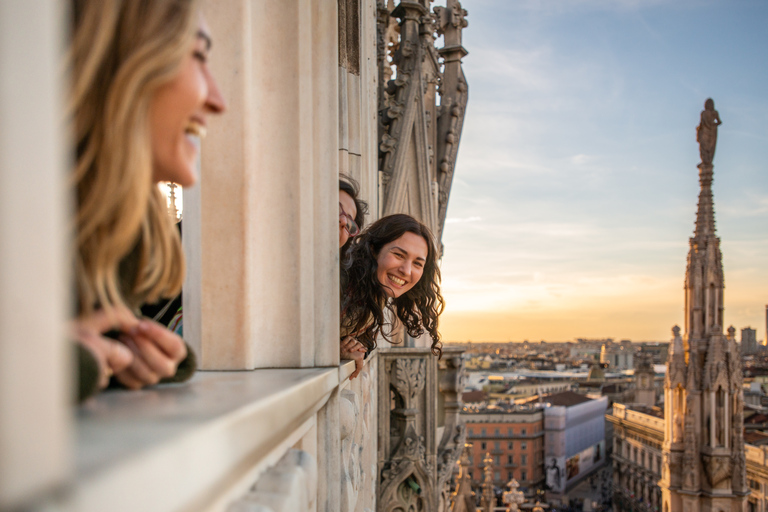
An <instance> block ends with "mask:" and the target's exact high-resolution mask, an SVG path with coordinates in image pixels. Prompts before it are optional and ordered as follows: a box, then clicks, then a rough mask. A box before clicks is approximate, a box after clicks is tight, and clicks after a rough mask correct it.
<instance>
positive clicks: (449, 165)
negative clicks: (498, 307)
mask: <svg viewBox="0 0 768 512" xmlns="http://www.w3.org/2000/svg"><path fill="white" fill-rule="evenodd" d="M430 3H431V2H429V1H421V2H415V1H405V0H403V1H401V2H399V4H398V5H397V6H395V4H394V2H393V1H392V0H389V1H387V2H385V1H384V0H379V1H378V11H377V12H378V18H377V27H378V32H377V36H378V40H377V41H378V52H377V53H378V59H379V113H380V116H379V118H380V122H379V141H380V144H379V147H380V153H379V169H380V171H381V172H382V174H383V179H382V182H383V183H384V187H383V188H384V190H383V204H382V214H383V215H388V214H390V213H397V212H404V213H409V214H411V215H413V216H415V217H417V218H418V219H419V220H421V221H422V222H424V223H425V224H427V226H429V227H430V228H431V229H432V231H433V232H434V233H435V234H436V235H437V240H438V242H439V240H440V238H441V236H442V228H443V224H444V222H445V215H446V211H447V205H448V197H449V195H450V188H451V183H452V179H453V170H454V167H455V162H456V156H457V152H458V145H459V139H460V138H461V130H462V126H463V121H464V112H465V109H466V104H467V99H468V94H467V92H468V88H467V82H466V79H465V77H464V73H463V71H462V68H461V59H462V58H463V57H464V56H465V55H466V54H467V52H466V50H465V49H464V48H463V46H462V45H461V31H462V30H463V29H464V28H465V27H466V26H467V21H466V19H465V18H466V15H467V11H466V10H464V9H463V8H462V7H461V4H460V3H459V1H458V0H447V2H446V6H445V7H439V6H436V7H434V9H433V11H432V12H430V11H429V9H428V7H427V6H429V5H430ZM398 20H399V21H398ZM437 35H440V36H443V40H444V42H445V44H444V46H443V47H442V48H439V49H438V48H436V47H435V39H436V36H437ZM392 77H394V79H392ZM438 103H439V106H438ZM435 121H436V122H435ZM414 176H415V178H414ZM433 184H436V187H437V194H434V193H433V190H432V187H433ZM414 187H415V188H416V189H415V190H412V189H413V188H414Z"/></svg>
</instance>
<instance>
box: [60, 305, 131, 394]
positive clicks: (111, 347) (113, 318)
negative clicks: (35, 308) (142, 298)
mask: <svg viewBox="0 0 768 512" xmlns="http://www.w3.org/2000/svg"><path fill="white" fill-rule="evenodd" d="M138 323H139V321H138V319H137V318H136V317H135V316H134V315H133V313H131V312H130V311H129V310H128V309H126V308H112V309H110V310H109V311H106V310H103V309H100V310H97V311H94V312H93V313H91V314H90V315H88V316H84V317H80V318H77V319H75V320H73V321H72V323H71V324H70V329H71V333H72V337H73V339H74V340H76V341H77V343H79V344H80V345H82V346H83V347H85V348H86V349H88V351H89V352H91V354H93V356H94V357H95V358H96V362H97V363H98V365H99V383H98V385H99V389H104V388H105V387H107V385H108V384H109V378H110V377H112V375H113V374H115V373H118V372H121V371H123V370H125V369H126V368H127V367H128V366H129V365H130V364H131V362H132V361H133V353H132V352H131V351H130V349H129V348H128V347H126V346H125V345H123V344H122V343H120V342H118V341H115V340H113V339H111V338H106V337H104V336H103V334H104V333H105V332H107V331H111V330H130V329H132V328H134V327H135V326H136V325H138Z"/></svg>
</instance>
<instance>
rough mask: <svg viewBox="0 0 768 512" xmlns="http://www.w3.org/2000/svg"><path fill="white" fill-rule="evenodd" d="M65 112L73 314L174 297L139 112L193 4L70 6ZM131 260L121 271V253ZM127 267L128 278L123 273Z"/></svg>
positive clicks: (177, 0) (174, 254)
mask: <svg viewBox="0 0 768 512" xmlns="http://www.w3.org/2000/svg"><path fill="white" fill-rule="evenodd" d="M73 7H74V12H73V14H74V19H75V27H74V32H73V38H72V45H71V48H70V52H69V55H68V65H69V68H70V69H69V72H70V74H71V77H72V89H71V94H70V98H69V104H68V109H69V110H68V114H69V116H70V119H71V120H72V122H73V124H74V126H73V131H74V134H75V137H76V143H77V162H76V165H75V169H74V175H73V179H74V185H75V187H76V191H77V215H76V220H75V227H76V237H75V240H76V246H77V253H76V264H75V266H76V281H77V290H78V302H79V312H80V313H81V314H87V313H89V312H91V311H93V309H94V308H96V307H109V306H114V305H128V306H131V307H137V306H138V305H139V304H140V303H141V302H143V301H150V302H154V301H156V300H158V299H159V298H160V297H162V296H173V295H176V294H178V293H179V291H180V290H181V285H182V282H183V279H184V272H185V265H184V254H183V252H182V249H181V240H180V237H179V234H178V231H177V230H176V228H175V226H174V225H173V221H172V219H171V217H170V215H169V213H168V208H167V204H166V201H165V198H164V197H163V196H162V194H161V193H160V191H159V190H158V187H157V186H156V185H155V184H154V183H153V179H152V174H153V173H152V141H151V138H150V130H149V107H150V104H151V100H152V97H153V92H154V91H156V90H157V88H158V87H159V86H160V85H163V84H164V83H167V82H168V81H169V80H170V79H172V78H173V77H174V76H175V74H176V73H177V72H178V70H179V69H180V65H181V63H182V60H183V58H184V56H185V55H186V54H187V53H188V52H189V51H190V48H191V45H192V44H193V40H194V37H195V33H196V31H197V27H198V22H199V19H198V18H197V15H198V12H199V9H198V0H106V1H105V0H73ZM129 255H130V256H131V258H128V259H132V258H135V261H131V262H130V264H128V265H125V263H123V267H124V268H123V272H121V262H124V260H126V258H127V257H128V256H129ZM126 269H127V270H129V271H130V272H132V275H128V276H126V275H125V271H126Z"/></svg>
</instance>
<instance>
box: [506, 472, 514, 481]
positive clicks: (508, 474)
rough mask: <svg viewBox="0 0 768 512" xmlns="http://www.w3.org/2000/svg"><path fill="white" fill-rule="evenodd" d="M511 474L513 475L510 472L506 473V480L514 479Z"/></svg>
mask: <svg viewBox="0 0 768 512" xmlns="http://www.w3.org/2000/svg"><path fill="white" fill-rule="evenodd" d="M512 474H513V473H512V472H511V471H507V480H512V479H513V478H514V476H512Z"/></svg>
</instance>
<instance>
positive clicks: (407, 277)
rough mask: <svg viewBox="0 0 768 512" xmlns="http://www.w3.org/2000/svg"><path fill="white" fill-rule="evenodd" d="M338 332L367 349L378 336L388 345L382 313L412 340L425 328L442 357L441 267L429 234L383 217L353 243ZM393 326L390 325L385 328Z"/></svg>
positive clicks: (405, 218)
mask: <svg viewBox="0 0 768 512" xmlns="http://www.w3.org/2000/svg"><path fill="white" fill-rule="evenodd" d="M341 293H342V299H341V312H342V313H341V314H342V319H341V334H342V338H345V337H347V336H353V337H354V338H357V339H358V340H359V341H360V342H361V343H362V344H363V345H364V346H365V347H366V348H367V349H368V350H372V349H373V348H374V347H375V346H376V337H377V335H378V334H379V333H382V335H383V336H384V338H385V339H387V340H388V341H390V339H391V334H392V332H391V329H390V330H389V331H388V332H385V331H384V327H385V325H387V324H388V322H387V321H386V320H385V318H384V311H385V310H389V311H390V312H391V313H392V317H393V318H394V317H397V318H398V319H399V320H400V322H402V324H403V326H404V327H405V330H406V331H407V332H408V334H409V335H410V336H413V337H418V336H421V335H422V334H423V333H424V331H425V330H426V331H427V332H428V333H429V335H430V336H431V338H432V352H433V353H434V354H435V355H438V356H439V355H441V354H442V350H441V347H442V343H441V342H440V333H439V332H438V330H437V319H438V317H439V316H440V314H441V313H442V311H443V307H444V302H443V297H442V296H441V295H440V269H439V268H438V267H437V250H436V249H435V245H434V241H433V237H432V233H431V232H430V231H429V229H428V228H427V227H426V226H424V225H423V224H422V223H420V222H419V221H417V220H416V219H414V218H413V217H411V216H409V215H404V214H397V215H389V216H387V217H383V218H381V219H379V220H378V221H376V222H374V223H373V224H371V226H370V227H368V228H367V229H366V230H365V231H363V233H362V234H360V235H359V236H358V237H357V238H356V239H355V242H354V244H353V245H352V247H351V249H350V257H349V260H348V261H347V262H346V264H345V265H344V267H343V268H342V286H341ZM389 325H390V327H391V324H389Z"/></svg>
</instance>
